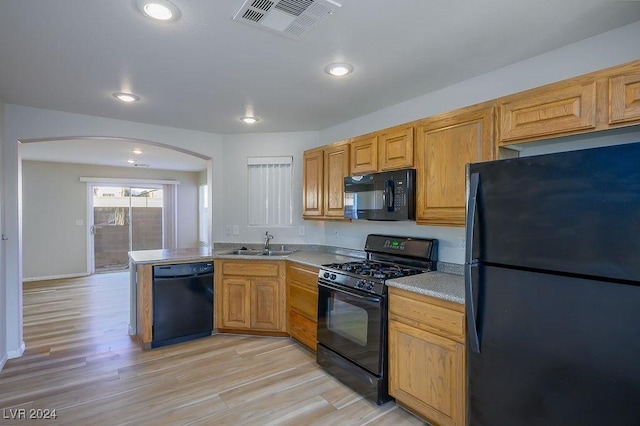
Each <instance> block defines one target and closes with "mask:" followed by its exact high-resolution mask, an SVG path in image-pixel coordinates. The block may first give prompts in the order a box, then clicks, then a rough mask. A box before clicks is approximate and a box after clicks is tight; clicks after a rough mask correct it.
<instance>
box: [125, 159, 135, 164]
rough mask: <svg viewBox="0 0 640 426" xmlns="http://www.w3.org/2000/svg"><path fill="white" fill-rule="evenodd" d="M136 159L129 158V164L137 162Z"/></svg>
mask: <svg viewBox="0 0 640 426" xmlns="http://www.w3.org/2000/svg"><path fill="white" fill-rule="evenodd" d="M135 162H136V160H127V163H129V164H135Z"/></svg>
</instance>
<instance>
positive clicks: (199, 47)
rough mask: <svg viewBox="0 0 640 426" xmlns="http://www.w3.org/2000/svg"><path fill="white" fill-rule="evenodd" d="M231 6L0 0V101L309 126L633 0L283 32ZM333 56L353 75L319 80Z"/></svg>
mask: <svg viewBox="0 0 640 426" xmlns="http://www.w3.org/2000/svg"><path fill="white" fill-rule="evenodd" d="M243 2H244V0H215V1H213V0H173V3H175V4H176V5H177V6H178V7H179V8H180V10H181V17H180V19H179V20H178V21H176V22H173V23H160V22H154V21H152V20H150V19H149V18H146V17H144V16H142V15H141V14H140V13H138V11H137V9H136V8H135V1H134V0H121V1H104V0H56V1H51V0H2V1H0V98H2V99H3V100H4V102H5V103H10V104H18V105H27V106H33V107H38V108H45V109H53V110H60V111H67V112H74V113H82V114H89V115H94V116H101V117H109V118H115V119H122V120H128V121H136V122H143V123H151V124H159V125H164V126H171V127H178V128H185V129H193V130H201V131H207V132H213V133H220V134H233V133H254V132H259V133H261V132H277V131H284V132H289V131H309V130H321V129H325V128H328V127H331V126H334V125H337V124H339V123H342V122H345V121H347V120H350V119H352V118H355V117H358V116H361V115H363V114H367V113H370V112H373V111H376V110H379V109H381V108H384V107H386V106H389V105H393V104H395V103H398V102H401V101H403V100H407V99H410V98H413V97H416V96H419V95H423V94H425V93H428V92H431V91H434V90H437V89H439V88H442V87H446V86H449V85H451V84H454V83H456V82H460V81H463V80H466V79H469V78H472V77H474V76H477V75H480V74H483V73H486V72H489V71H491V70H494V69H497V68H500V67H503V66H506V65H508V64H512V63H515V62H518V61H521V60H524V59H526V58H529V57H532V56H535V55H539V54H541V53H544V52H547V51H550V50H554V49H557V48H559V47H562V46H564V45H567V44H570V43H573V42H576V41H579V40H582V39H585V38H588V37H591V36H594V35H597V34H600V33H602V32H605V31H608V30H611V29H614V28H617V27H620V26H623V25H626V24H629V23H633V22H637V21H640V1H620V0H560V1H558V0H395V1H389V0H387V1H381V0H340V3H342V7H341V8H338V9H337V10H336V12H335V13H334V14H333V15H331V16H329V17H327V18H326V19H325V20H323V21H321V22H320V23H319V24H318V25H317V26H315V27H313V28H311V29H310V30H309V31H307V32H306V33H305V34H303V35H302V37H301V38H300V39H299V40H291V39H289V38H285V37H283V36H281V35H277V34H273V33H271V32H268V31H265V30H263V29H259V28H255V27H252V26H249V25H246V24H242V23H238V22H236V21H233V20H232V19H231V18H232V16H233V15H234V14H235V13H236V12H237V11H238V9H239V8H240V6H241V5H242V4H243ZM336 61H346V62H349V63H351V64H353V66H354V68H355V71H354V73H353V74H351V75H349V76H347V77H344V78H342V79H335V78H331V77H330V76H328V75H327V74H326V73H325V72H324V71H323V69H324V67H325V65H327V64H328V63H330V62H336ZM116 91H131V92H133V93H135V94H137V95H138V96H140V98H141V100H140V101H139V102H136V103H134V104H122V103H119V102H117V101H116V100H115V99H114V98H113V97H112V96H111V94H112V93H113V92H116ZM250 111H252V112H253V113H254V114H255V115H256V116H258V117H259V118H260V121H259V122H258V123H257V124H255V125H253V126H251V127H248V126H247V125H245V124H243V123H241V122H240V120H239V118H240V117H241V116H243V115H245V114H246V113H247V112H250ZM40 145H44V144H40ZM100 157H104V155H100ZM153 167H155V166H153Z"/></svg>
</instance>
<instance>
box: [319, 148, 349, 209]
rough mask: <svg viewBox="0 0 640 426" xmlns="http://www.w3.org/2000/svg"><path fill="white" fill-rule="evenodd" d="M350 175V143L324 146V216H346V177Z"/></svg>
mask: <svg viewBox="0 0 640 426" xmlns="http://www.w3.org/2000/svg"><path fill="white" fill-rule="evenodd" d="M346 176H349V143H348V142H346V141H345V142H340V143H335V144H332V145H329V146H327V147H325V148H324V216H325V217H337V218H343V217H344V178H345V177H346Z"/></svg>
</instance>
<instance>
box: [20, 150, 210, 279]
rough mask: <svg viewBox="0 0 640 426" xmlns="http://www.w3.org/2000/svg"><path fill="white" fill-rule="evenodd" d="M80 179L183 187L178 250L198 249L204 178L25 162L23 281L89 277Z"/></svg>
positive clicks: (83, 189) (84, 197) (83, 191)
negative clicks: (160, 182)
mask: <svg viewBox="0 0 640 426" xmlns="http://www.w3.org/2000/svg"><path fill="white" fill-rule="evenodd" d="M80 177H100V178H102V177H104V178H124V179H127V178H131V179H165V180H177V181H179V182H180V185H178V187H177V189H178V203H177V207H178V241H177V243H178V247H179V248H182V247H196V246H197V245H198V210H197V207H198V183H199V173H194V172H179V171H173V170H148V169H133V168H127V167H105V166H92V165H87V164H67V163H50V162H42V161H23V163H22V192H23V195H22V220H23V222H22V226H23V229H22V267H23V279H25V280H26V279H34V278H43V277H46V278H51V277H58V276H60V277H62V276H69V275H79V274H85V273H86V272H87V244H86V243H87V233H88V224H89V218H88V217H87V183H86V182H81V181H80ZM78 219H79V220H82V222H83V223H84V226H76V224H75V221H76V220H78Z"/></svg>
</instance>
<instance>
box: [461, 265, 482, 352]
mask: <svg viewBox="0 0 640 426" xmlns="http://www.w3.org/2000/svg"><path fill="white" fill-rule="evenodd" d="M477 267H478V264H476V263H467V264H465V271H464V287H465V299H466V300H465V304H466V307H467V312H466V314H467V330H468V331H467V335H468V337H469V345H470V349H471V351H472V352H475V353H478V354H479V353H480V337H479V336H478V327H477V320H476V305H475V301H474V298H473V278H472V275H471V273H472V272H473V270H474V268H477Z"/></svg>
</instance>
